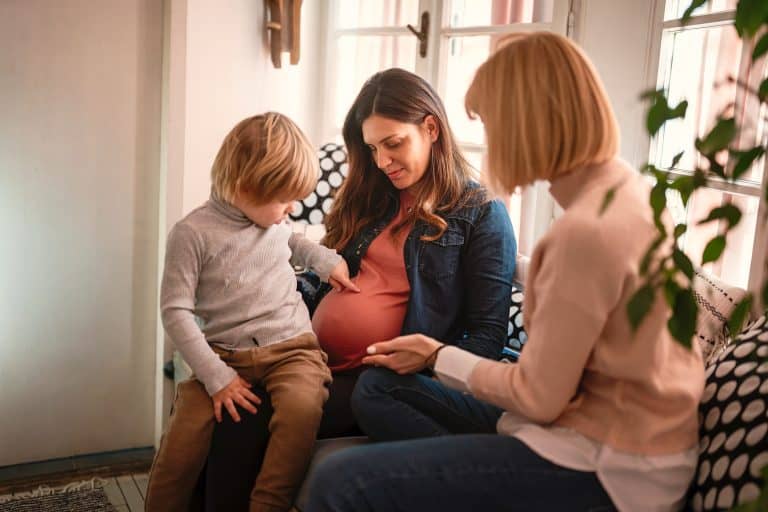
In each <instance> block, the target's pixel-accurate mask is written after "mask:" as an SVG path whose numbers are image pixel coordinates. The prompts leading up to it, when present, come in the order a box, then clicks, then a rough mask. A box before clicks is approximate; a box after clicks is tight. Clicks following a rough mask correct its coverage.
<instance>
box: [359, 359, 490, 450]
mask: <svg viewBox="0 0 768 512" xmlns="http://www.w3.org/2000/svg"><path fill="white" fill-rule="evenodd" d="M352 411H353V412H354V414H355V417H356V418H357V422H358V424H359V425H360V428H361V429H362V430H363V432H365V433H366V434H367V435H368V437H370V438H371V439H373V440H374V441H400V440H403V439H415V438H419V437H434V436H443V435H449V434H495V433H496V422H497V421H498V420H499V417H500V416H501V413H502V412H503V411H502V409H500V408H498V407H496V406H494V405H491V404H487V403H485V402H483V401H481V400H478V399H476V398H475V397H473V396H472V395H470V394H468V393H462V392H461V391H456V390H455V389H451V388H448V387H447V386H445V385H444V384H442V383H441V382H439V381H437V380H435V379H433V378H431V377H428V376H426V375H422V374H414V375H398V374H397V373H395V372H393V371H391V370H387V369H385V368H371V369H369V370H368V371H366V372H365V373H363V374H362V375H361V376H360V378H359V379H358V381H357V386H356V387H355V390H354V393H353V394H352Z"/></svg>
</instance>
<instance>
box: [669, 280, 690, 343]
mask: <svg viewBox="0 0 768 512" xmlns="http://www.w3.org/2000/svg"><path fill="white" fill-rule="evenodd" d="M697 313H698V307H697V306H696V299H695V298H694V297H693V291H692V290H691V289H690V288H682V289H680V290H679V291H678V292H677V294H676V295H675V305H674V306H673V307H672V316H671V317H669V321H668V322H667V328H668V329H669V333H670V334H671V335H672V337H673V338H675V339H676V340H677V341H678V342H679V343H680V344H681V345H684V346H686V347H689V348H690V346H691V339H692V338H693V335H694V332H695V331H696V315H697Z"/></svg>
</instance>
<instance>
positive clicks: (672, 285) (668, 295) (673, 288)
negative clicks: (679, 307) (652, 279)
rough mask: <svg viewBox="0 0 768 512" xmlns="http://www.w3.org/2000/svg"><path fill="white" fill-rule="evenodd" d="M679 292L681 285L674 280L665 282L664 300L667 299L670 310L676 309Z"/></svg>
mask: <svg viewBox="0 0 768 512" xmlns="http://www.w3.org/2000/svg"><path fill="white" fill-rule="evenodd" d="M679 291H680V285H679V284H677V282H676V281H675V280H674V279H667V280H666V281H664V299H666V301H667V304H669V307H670V308H674V307H675V297H677V293H678V292H679Z"/></svg>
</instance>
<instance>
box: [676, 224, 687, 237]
mask: <svg viewBox="0 0 768 512" xmlns="http://www.w3.org/2000/svg"><path fill="white" fill-rule="evenodd" d="M686 231H688V225H687V224H678V225H677V226H675V238H676V239H677V238H680V237H681V236H683V235H684V234H685V232H686Z"/></svg>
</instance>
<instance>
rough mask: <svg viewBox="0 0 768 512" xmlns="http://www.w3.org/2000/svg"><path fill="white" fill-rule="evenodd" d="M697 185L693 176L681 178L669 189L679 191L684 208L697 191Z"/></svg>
mask: <svg viewBox="0 0 768 512" xmlns="http://www.w3.org/2000/svg"><path fill="white" fill-rule="evenodd" d="M695 185H696V184H695V182H694V177H693V176H680V177H679V178H677V179H675V181H673V182H672V183H671V184H670V185H669V188H671V189H673V190H677V192H678V193H679V194H680V199H682V201H683V206H686V205H688V199H690V197H691V194H692V193H693V191H694V189H695Z"/></svg>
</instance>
